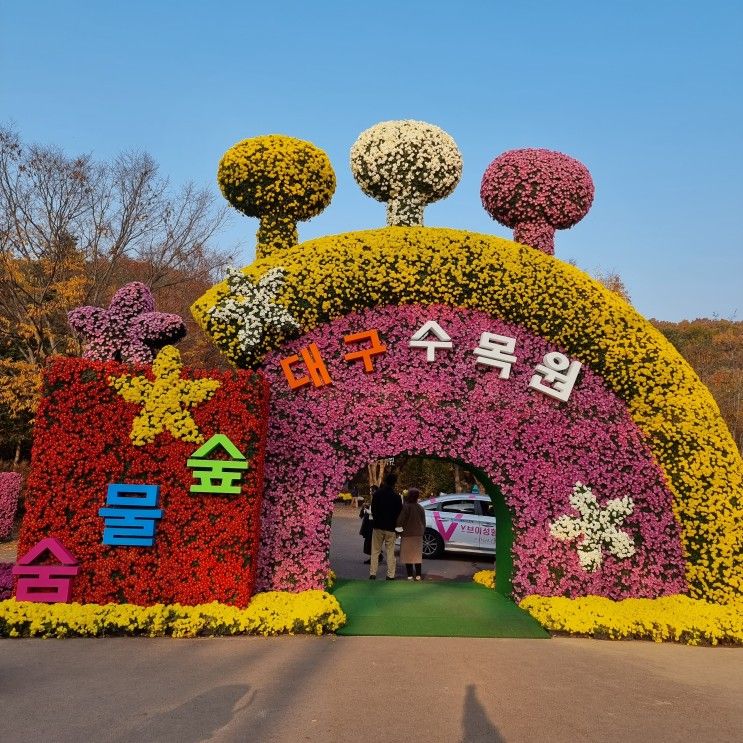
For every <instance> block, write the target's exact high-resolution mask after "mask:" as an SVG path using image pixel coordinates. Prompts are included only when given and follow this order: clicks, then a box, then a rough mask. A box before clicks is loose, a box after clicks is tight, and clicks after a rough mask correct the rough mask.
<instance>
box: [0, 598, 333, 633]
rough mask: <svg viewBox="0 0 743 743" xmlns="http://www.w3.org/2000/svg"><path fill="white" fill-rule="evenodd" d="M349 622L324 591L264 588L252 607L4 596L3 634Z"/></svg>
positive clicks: (319, 627) (285, 628)
mask: <svg viewBox="0 0 743 743" xmlns="http://www.w3.org/2000/svg"><path fill="white" fill-rule="evenodd" d="M345 623H346V615H345V614H344V613H343V611H342V609H341V607H340V604H339V603H338V600H337V599H336V598H335V597H334V596H331V595H330V594H329V593H325V592H324V591H304V592H302V593H285V592H280V591H271V592H267V593H259V594H256V595H255V596H254V597H253V598H252V599H251V601H250V605H249V606H248V607H247V608H246V609H238V608H237V607H235V606H227V605H226V604H220V603H217V602H216V601H214V602H212V603H211V604H200V605H199V606H183V605H181V604H171V605H169V606H164V605H163V604H155V605H154V606H136V605H134V604H105V605H101V604H38V603H34V602H30V601H16V600H15V599H8V600H7V601H0V637H101V636H103V635H144V636H146V637H162V636H164V635H172V636H173V637H196V636H199V635H201V636H204V635H264V636H268V635H282V634H289V635H293V634H311V635H322V634H323V633H329V632H335V631H336V630H337V629H338V628H339V627H342V626H343V625H344V624H345Z"/></svg>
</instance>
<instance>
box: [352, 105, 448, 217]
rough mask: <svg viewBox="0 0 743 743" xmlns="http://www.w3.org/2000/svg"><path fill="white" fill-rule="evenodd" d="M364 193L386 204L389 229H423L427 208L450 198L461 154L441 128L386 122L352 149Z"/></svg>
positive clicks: (355, 174)
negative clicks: (401, 227) (392, 227)
mask: <svg viewBox="0 0 743 743" xmlns="http://www.w3.org/2000/svg"><path fill="white" fill-rule="evenodd" d="M351 172H352V173H353V177H354V178H355V179H356V182H357V183H358V184H359V186H360V187H361V190H362V191H363V192H364V193H365V194H366V195H367V196H371V197H372V198H373V199H376V200H377V201H383V202H387V224H388V225H399V226H412V225H422V224H423V209H424V208H425V206H426V204H430V203H432V202H434V201H438V200H439V199H443V198H444V197H445V196H448V195H449V194H450V193H451V192H452V191H453V190H454V189H455V188H456V185H457V183H459V179H460V178H461V177H462V155H461V153H460V152H459V148H458V147H457V143H456V142H455V141H454V140H453V139H452V137H451V136H450V135H449V134H447V133H446V132H445V131H444V130H443V129H441V128H439V127H438V126H434V125H433V124H426V123H425V122H424V121H413V120H410V119H405V120H402V121H383V122H380V123H379V124H375V125H374V126H372V127H370V128H369V129H367V130H366V131H364V132H362V133H361V134H360V135H359V138H358V139H357V140H356V141H355V142H354V144H353V146H352V147H351Z"/></svg>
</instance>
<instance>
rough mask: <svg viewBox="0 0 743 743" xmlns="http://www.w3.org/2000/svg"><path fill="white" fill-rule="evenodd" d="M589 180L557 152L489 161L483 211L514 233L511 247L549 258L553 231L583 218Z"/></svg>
mask: <svg viewBox="0 0 743 743" xmlns="http://www.w3.org/2000/svg"><path fill="white" fill-rule="evenodd" d="M593 194H594V187H593V180H592V179H591V174H590V173H589V172H588V168H586V166H585V165H583V163H580V162H578V160H575V159H573V158H572V157H569V156H568V155H563V154H562V153H561V152H553V151H551V150H541V149H524V150H510V151H508V152H504V153H503V154H502V155H499V156H498V157H496V158H495V160H493V162H492V163H490V165H489V166H488V168H487V170H486V171H485V174H484V175H483V177H482V183H481V185H480V198H481V199H482V205H483V206H484V207H485V211H486V212H488V214H490V216H491V217H492V218H493V219H495V220H497V221H498V222H500V223H501V224H502V225H505V226H506V227H510V228H512V229H513V239H514V240H515V241H516V242H520V243H523V244H524V245H530V246H531V247H533V248H537V249H539V250H543V251H544V252H545V253H549V254H550V255H553V254H554V252H555V230H565V229H567V228H568V227H572V226H573V225H574V224H577V223H578V222H580V220H581V219H583V217H585V216H586V214H588V210H589V209H590V208H591V203H592V202H593Z"/></svg>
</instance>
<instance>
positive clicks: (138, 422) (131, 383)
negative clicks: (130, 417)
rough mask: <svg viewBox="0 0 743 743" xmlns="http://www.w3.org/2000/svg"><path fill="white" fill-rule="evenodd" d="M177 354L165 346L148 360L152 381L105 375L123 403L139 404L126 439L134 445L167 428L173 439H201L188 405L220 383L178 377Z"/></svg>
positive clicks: (210, 393) (208, 394) (203, 398)
mask: <svg viewBox="0 0 743 743" xmlns="http://www.w3.org/2000/svg"><path fill="white" fill-rule="evenodd" d="M182 367H183V364H182V363H181V354H180V352H179V351H178V349H177V348H174V347H173V346H165V347H164V348H163V349H162V350H161V351H160V353H158V355H157V357H156V358H155V360H154V361H153V362H152V372H153V374H154V376H155V381H154V382H151V381H150V380H149V379H147V377H145V376H141V377H134V376H131V375H129V374H124V375H122V376H120V377H109V378H108V383H109V384H110V385H111V386H112V387H113V388H114V389H115V390H116V392H117V393H118V394H119V395H121V397H123V398H124V400H126V401H127V402H133V403H136V404H138V405H142V410H141V411H140V412H139V414H138V415H137V417H136V418H135V419H134V423H133V424H132V430H131V433H130V434H129V438H130V439H131V440H132V444H134V446H143V445H144V444H149V443H152V442H153V441H154V440H155V436H157V434H158V433H161V432H163V431H169V432H170V434H171V435H172V436H173V438H176V439H180V440H181V441H191V442H193V443H194V444H200V443H201V442H202V441H203V440H204V438H203V436H202V435H201V433H200V432H199V429H198V427H197V426H196V423H195V421H194V419H193V418H192V417H191V414H190V413H189V412H188V408H193V407H195V406H196V405H198V404H199V403H202V402H206V401H207V400H208V399H209V398H211V397H212V396H213V395H214V393H215V392H216V391H217V390H218V389H219V387H220V386H221V382H219V381H217V380H216V379H190V380H189V379H181V369H182Z"/></svg>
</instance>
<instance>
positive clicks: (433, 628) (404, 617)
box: [332, 578, 549, 638]
mask: <svg viewBox="0 0 743 743" xmlns="http://www.w3.org/2000/svg"><path fill="white" fill-rule="evenodd" d="M332 593H333V594H334V595H335V597H336V598H337V599H338V601H339V602H340V605H341V607H342V608H343V611H344V612H345V613H346V615H347V616H348V622H347V623H346V625H345V626H344V627H341V628H340V629H339V630H338V634H339V635H401V636H407V637H539V638H547V637H549V634H548V633H547V632H545V630H544V629H542V627H541V626H540V625H539V624H538V623H537V622H536V620H534V619H533V618H532V616H531V615H530V614H527V612H525V611H523V610H522V609H519V607H518V606H516V604H514V603H513V602H512V601H509V600H508V599H507V598H505V597H504V596H502V595H501V594H499V593H496V592H495V591H493V590H491V589H489V588H485V587H484V586H480V585H478V584H477V583H454V582H438V581H422V582H415V581H408V580H405V579H403V580H399V579H398V580H396V581H394V582H393V581H386V580H384V578H382V580H376V581H370V580H339V581H338V582H337V583H336V584H335V586H334V587H333V589H332Z"/></svg>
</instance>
